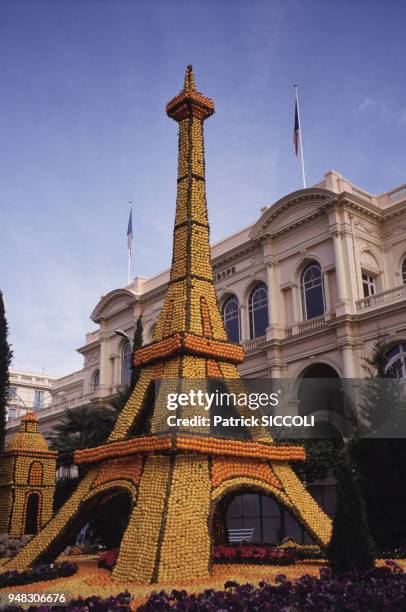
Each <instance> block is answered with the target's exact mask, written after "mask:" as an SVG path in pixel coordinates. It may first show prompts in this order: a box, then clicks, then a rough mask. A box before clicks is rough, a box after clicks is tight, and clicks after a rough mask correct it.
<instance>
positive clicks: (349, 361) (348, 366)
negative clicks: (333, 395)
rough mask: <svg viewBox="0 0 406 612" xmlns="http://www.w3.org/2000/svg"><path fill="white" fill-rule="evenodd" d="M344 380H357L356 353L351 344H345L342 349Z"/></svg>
mask: <svg viewBox="0 0 406 612" xmlns="http://www.w3.org/2000/svg"><path fill="white" fill-rule="evenodd" d="M341 355H342V362H343V374H344V378H356V371H355V363H354V352H353V347H352V345H351V344H344V345H343V346H342V347H341Z"/></svg>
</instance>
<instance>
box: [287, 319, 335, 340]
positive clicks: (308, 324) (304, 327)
mask: <svg viewBox="0 0 406 612" xmlns="http://www.w3.org/2000/svg"><path fill="white" fill-rule="evenodd" d="M330 318H331V316H330ZM325 325H327V321H326V315H325V314H323V315H321V316H320V317H314V319H309V320H308V321H299V323H294V324H293V325H289V327H286V329H285V338H291V337H292V336H296V334H307V333H308V332H311V331H314V330H315V329H319V328H320V327H324V326H325Z"/></svg>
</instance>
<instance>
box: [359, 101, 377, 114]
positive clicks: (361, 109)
mask: <svg viewBox="0 0 406 612" xmlns="http://www.w3.org/2000/svg"><path fill="white" fill-rule="evenodd" d="M375 104H376V102H375V100H374V98H365V99H364V100H363V101H362V102H361V104H360V105H359V106H358V107H357V108H356V111H355V112H356V113H363V112H364V111H366V110H368V108H371V106H374V105H375Z"/></svg>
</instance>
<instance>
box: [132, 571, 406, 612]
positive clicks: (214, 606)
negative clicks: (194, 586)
mask: <svg viewBox="0 0 406 612" xmlns="http://www.w3.org/2000/svg"><path fill="white" fill-rule="evenodd" d="M276 582H277V583H278V584H277V585H272V584H270V583H268V582H260V583H259V586H258V587H254V586H252V585H251V584H244V585H240V584H238V583H236V582H226V583H225V585H224V591H216V590H214V589H206V590H205V591H203V593H200V594H199V595H189V594H188V593H187V592H186V591H184V590H182V591H175V590H174V591H172V592H171V593H170V594H168V593H166V592H165V591H161V592H160V593H152V595H151V596H150V597H149V599H148V601H147V602H146V603H145V604H143V605H141V606H140V607H139V608H138V612H156V611H157V610H170V609H172V607H174V609H175V610H177V612H183V611H185V612H186V611H187V612H199V611H201V610H272V612H283V611H286V610H289V611H290V612H314V611H316V610H323V612H336V611H337V610H340V611H341V612H354V611H356V612H371V611H372V610H382V609H385V612H399V610H405V609H406V574H404V573H403V570H402V569H401V568H400V567H399V566H397V565H396V564H395V563H394V562H388V564H387V566H386V567H379V568H375V569H373V570H371V571H369V572H367V573H365V574H362V575H361V574H358V573H357V572H350V573H348V574H346V575H344V576H341V577H340V578H337V577H335V576H333V574H332V572H331V570H330V569H328V568H323V569H321V570H320V577H319V578H317V577H315V576H309V575H307V574H306V575H304V576H302V577H301V578H299V579H298V580H296V581H295V582H290V581H289V580H287V579H286V576H285V575H284V574H280V575H278V576H277V577H276Z"/></svg>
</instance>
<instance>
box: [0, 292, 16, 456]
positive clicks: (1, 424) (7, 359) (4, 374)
mask: <svg viewBox="0 0 406 612" xmlns="http://www.w3.org/2000/svg"><path fill="white" fill-rule="evenodd" d="M7 338H8V324H7V319H6V312H5V308H4V300H3V293H2V292H1V291H0V452H1V451H2V450H4V442H5V437H6V410H7V402H8V399H9V391H10V379H9V367H10V363H11V359H12V357H13V352H12V350H11V348H10V345H9V343H8V339H7Z"/></svg>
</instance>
